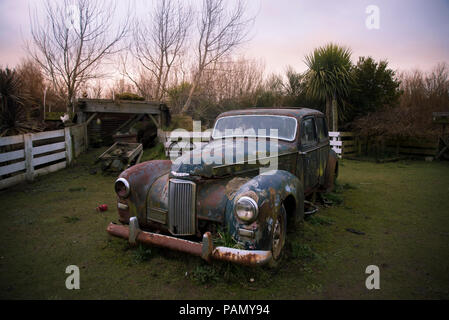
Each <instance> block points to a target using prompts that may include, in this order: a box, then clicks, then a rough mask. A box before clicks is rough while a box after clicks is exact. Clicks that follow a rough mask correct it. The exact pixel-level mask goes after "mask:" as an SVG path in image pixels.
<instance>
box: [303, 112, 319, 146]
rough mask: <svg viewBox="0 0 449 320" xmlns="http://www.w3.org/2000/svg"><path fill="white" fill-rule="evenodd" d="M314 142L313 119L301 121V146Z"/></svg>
mask: <svg viewBox="0 0 449 320" xmlns="http://www.w3.org/2000/svg"><path fill="white" fill-rule="evenodd" d="M315 142H316V131H315V121H314V120H313V118H308V119H305V120H303V122H302V126H301V144H302V145H303V146H304V145H310V144H313V143H315Z"/></svg>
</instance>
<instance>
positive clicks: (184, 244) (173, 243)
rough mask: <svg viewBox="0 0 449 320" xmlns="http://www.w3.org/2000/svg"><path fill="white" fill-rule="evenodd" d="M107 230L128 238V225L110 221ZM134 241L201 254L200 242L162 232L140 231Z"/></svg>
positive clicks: (114, 234)
mask: <svg viewBox="0 0 449 320" xmlns="http://www.w3.org/2000/svg"><path fill="white" fill-rule="evenodd" d="M106 230H107V232H108V233H109V234H111V235H113V236H116V237H119V238H123V239H127V240H128V239H129V227H128V226H124V225H118V224H114V223H110V224H109V226H108V228H107V229H106ZM136 241H137V242H139V243H143V244H146V245H154V246H158V247H165V248H168V249H171V250H176V251H181V252H187V253H190V254H193V255H195V256H201V253H202V244H201V243H198V242H193V241H188V240H184V239H180V238H175V237H170V236H166V235H162V234H157V233H152V232H146V231H140V232H139V233H138V234H137V237H136Z"/></svg>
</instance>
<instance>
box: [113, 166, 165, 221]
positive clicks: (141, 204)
mask: <svg viewBox="0 0 449 320" xmlns="http://www.w3.org/2000/svg"><path fill="white" fill-rule="evenodd" d="M171 164H172V162H171V161H170V160H152V161H146V162H142V163H139V164H136V165H134V166H132V167H131V168H128V169H127V170H125V171H123V172H122V173H121V174H120V176H119V178H124V179H126V180H127V181H128V183H129V186H130V195H129V198H128V200H129V201H128V205H129V211H130V216H131V217H132V216H136V217H137V218H138V220H139V223H142V224H144V223H145V220H146V200H147V194H148V190H149V189H150V187H151V186H152V184H153V183H154V182H155V181H156V179H157V178H159V177H161V176H163V175H165V174H167V173H168V172H169V171H170V168H171Z"/></svg>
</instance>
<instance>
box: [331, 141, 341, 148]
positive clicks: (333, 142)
mask: <svg viewBox="0 0 449 320" xmlns="http://www.w3.org/2000/svg"><path fill="white" fill-rule="evenodd" d="M330 144H331V146H339V147H340V146H342V145H343V141H332V140H331V141H330Z"/></svg>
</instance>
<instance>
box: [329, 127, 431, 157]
mask: <svg viewBox="0 0 449 320" xmlns="http://www.w3.org/2000/svg"><path fill="white" fill-rule="evenodd" d="M329 138H330V144H331V147H332V149H333V150H334V151H335V152H336V153H337V155H338V156H339V157H340V158H341V157H348V156H349V157H351V156H356V155H361V154H376V155H377V156H382V155H385V154H395V155H397V156H410V157H418V158H424V157H428V156H435V155H436V153H437V150H438V141H436V140H435V141H432V140H422V139H413V138H409V139H381V138H380V137H372V138H366V137H365V138H364V137H359V136H357V135H356V134H355V133H353V132H329Z"/></svg>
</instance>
